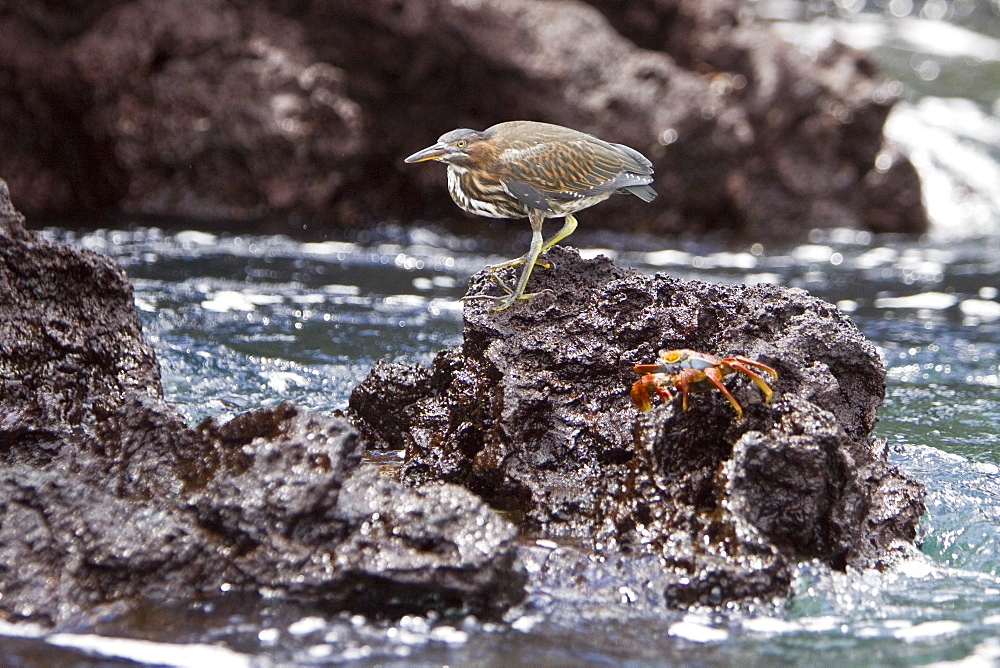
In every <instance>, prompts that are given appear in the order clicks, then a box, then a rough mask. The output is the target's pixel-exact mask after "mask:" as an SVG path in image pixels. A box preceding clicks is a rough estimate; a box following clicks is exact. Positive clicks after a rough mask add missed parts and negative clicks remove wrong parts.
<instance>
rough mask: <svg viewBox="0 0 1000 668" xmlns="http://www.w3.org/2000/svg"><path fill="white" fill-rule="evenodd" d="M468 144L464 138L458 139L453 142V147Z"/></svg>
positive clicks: (462, 146) (461, 146)
mask: <svg viewBox="0 0 1000 668" xmlns="http://www.w3.org/2000/svg"><path fill="white" fill-rule="evenodd" d="M468 145H469V142H467V141H465V140H464V139H459V140H458V141H457V142H455V148H465V147H466V146H468Z"/></svg>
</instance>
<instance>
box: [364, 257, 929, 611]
mask: <svg viewBox="0 0 1000 668" xmlns="http://www.w3.org/2000/svg"><path fill="white" fill-rule="evenodd" d="M546 260H547V261H548V262H551V264H552V268H551V269H550V270H546V269H538V270H537V271H536V274H537V275H536V274H533V280H534V281H535V283H534V284H533V286H532V289H533V290H534V289H537V290H538V291H540V292H541V293H542V294H540V295H539V296H537V297H535V298H534V299H532V300H531V301H527V302H519V303H518V304H515V305H514V306H512V307H510V308H509V309H507V310H504V311H500V312H495V311H492V310H491V309H490V307H489V304H490V303H489V302H484V301H477V300H471V301H467V302H466V307H465V327H464V342H463V345H462V347H461V348H460V349H456V350H450V351H445V352H444V353H441V355H439V358H438V361H437V362H436V363H435V364H434V365H433V366H432V368H431V369H429V370H419V369H415V370H410V371H407V372H405V373H403V372H402V370H400V369H398V368H397V369H395V371H396V377H397V378H399V379H405V378H413V379H419V383H418V384H414V385H413V386H412V387H410V388H409V390H403V391H401V392H399V393H398V395H397V396H398V397H406V401H408V402H409V403H407V404H406V405H402V400H400V402H399V405H394V406H393V410H392V411H384V410H383V411H378V410H376V409H375V408H373V406H372V405H371V403H370V402H366V403H363V402H358V401H352V404H351V410H352V411H353V412H354V414H355V419H356V421H357V422H359V423H361V424H362V425H364V424H365V423H368V422H374V421H375V420H377V421H378V423H377V424H378V430H379V433H381V434H382V435H383V437H385V438H387V439H389V436H390V435H391V436H392V439H390V440H389V442H388V443H387V446H388V447H390V448H393V449H403V450H404V451H405V453H406V461H405V463H404V465H403V474H402V475H403V476H404V478H405V479H408V480H410V481H411V482H417V483H424V482H426V481H428V480H447V481H449V482H455V483H459V484H461V485H463V486H465V487H467V488H469V489H470V490H472V491H474V492H476V493H478V494H480V495H482V496H483V497H484V498H486V499H487V500H488V501H489V502H490V503H491V504H493V505H494V506H495V507H497V508H501V509H504V510H508V511H511V512H512V513H513V514H514V515H515V516H517V517H520V518H521V525H522V528H523V529H524V530H525V531H526V532H529V533H533V534H536V535H543V536H548V537H573V538H576V539H584V540H588V541H590V542H591V544H592V545H593V546H594V547H595V549H604V550H608V549H612V550H613V549H615V548H618V549H628V550H639V551H640V552H642V551H650V550H652V551H653V552H655V553H657V554H659V555H661V556H662V557H663V558H664V559H665V560H666V562H667V563H668V564H669V565H670V566H671V567H672V568H675V569H678V571H679V572H682V573H683V574H684V580H685V583H686V584H685V585H684V586H683V587H680V586H679V587H680V588H671V591H670V593H669V594H666V595H665V597H666V599H667V600H670V601H675V602H677V603H679V604H680V603H691V602H695V601H699V602H711V601H715V600H716V599H718V600H731V599H732V598H734V597H737V598H738V597H742V596H745V595H754V596H758V595H761V596H763V595H769V594H774V593H780V592H782V591H783V590H784V588H785V587H787V584H788V582H789V574H788V573H789V572H788V566H789V563H791V562H792V561H795V560H803V559H812V558H818V559H821V560H823V561H825V562H826V563H828V564H829V565H831V566H832V567H835V568H844V567H845V566H847V565H850V566H855V567H867V566H877V565H879V564H880V563H882V562H883V560H885V559H888V558H889V557H890V552H891V548H892V545H893V543H894V541H902V542H911V541H912V540H913V539H914V538H915V532H916V526H917V521H918V518H919V516H920V514H921V512H922V510H923V501H922V499H923V495H924V492H923V488H922V486H921V485H919V483H917V482H915V481H913V480H911V479H909V478H908V477H906V476H905V475H903V474H901V473H900V472H899V471H898V470H897V469H896V468H895V467H894V466H892V465H891V464H889V462H888V459H887V456H886V453H885V449H884V446H883V445H882V444H880V443H878V442H875V441H873V440H872V439H871V430H872V428H873V426H874V424H875V420H876V410H877V408H878V406H879V404H880V402H881V401H882V399H883V397H884V393H885V371H884V369H883V367H882V364H881V362H880V360H879V358H878V354H877V352H876V350H875V348H874V347H873V346H872V345H871V343H870V342H868V341H867V340H866V339H865V338H864V337H863V336H862V335H861V333H860V332H859V331H858V330H857V328H856V327H855V326H854V324H853V323H852V322H851V321H850V319H849V318H848V317H847V316H845V315H844V314H843V313H841V312H840V311H839V310H837V309H836V308H834V307H833V306H832V305H830V304H828V303H826V302H823V301H822V300H819V299H816V298H814V297H811V296H810V295H808V294H807V293H806V292H805V291H803V290H798V289H787V288H781V287H777V286H770V285H758V286H740V285H712V284H706V283H702V282H699V281H681V280H678V279H674V278H671V277H668V276H664V275H656V276H643V275H639V274H638V273H637V272H635V271H632V270H628V269H623V268H620V267H617V266H615V265H614V264H613V263H612V262H611V261H610V260H608V259H607V258H603V257H598V258H596V259H594V260H590V261H585V260H582V259H581V258H580V256H579V254H578V253H577V252H576V251H575V250H572V249H566V248H563V247H560V246H556V247H554V248H552V249H550V250H549V251H548V252H547V255H546ZM505 271H507V272H510V275H509V276H502V277H503V278H504V279H505V280H507V279H510V278H512V277H513V273H515V270H514V269H508V270H505ZM490 290H494V291H495V290H496V285H495V282H493V281H492V280H491V279H490V276H489V273H488V272H483V273H481V274H478V275H477V276H475V277H473V280H472V282H471V286H470V294H480V293H484V292H487V291H490ZM664 348H666V349H677V348H690V349H694V350H697V351H701V352H707V353H711V354H716V355H719V356H726V355H733V354H741V355H745V356H747V357H750V358H751V359H756V360H759V361H761V362H763V363H765V364H768V365H770V366H773V367H774V368H775V369H776V370H777V371H778V374H779V380H778V381H776V382H774V383H773V388H774V390H775V396H774V399H773V401H772V402H771V403H770V404H768V403H765V402H764V400H763V398H762V396H761V394H760V391H759V390H758V388H757V387H756V386H755V385H753V383H751V382H750V381H749V380H748V379H747V378H745V377H742V376H741V375H740V374H734V375H732V376H731V377H729V378H728V379H727V384H728V386H729V387H730V388H731V391H732V393H733V394H734V396H735V397H736V398H737V400H738V401H739V402H740V403H741V405H742V406H743V408H744V413H745V415H744V419H742V420H737V419H736V416H735V413H734V411H733V409H732V407H731V406H730V404H729V403H728V402H727V401H726V400H725V399H724V397H722V396H721V394H720V393H718V392H710V393H701V394H692V395H691V396H690V398H689V404H690V407H689V410H687V411H683V410H681V408H680V405H679V402H668V403H667V404H664V405H661V406H658V407H655V408H654V409H653V410H651V411H649V412H648V413H644V414H639V413H638V411H637V410H636V408H635V407H634V406H633V405H632V402H631V401H630V399H629V397H628V388H629V386H630V385H631V383H632V382H633V381H635V380H636V379H637V377H636V375H635V373H634V372H633V371H632V366H633V365H634V364H637V363H648V362H652V361H654V360H655V359H656V355H657V351H658V350H660V349H664ZM382 371H384V368H383V369H382ZM428 372H429V376H428ZM382 375H383V374H381V373H376V374H374V375H373V376H372V377H371V378H369V379H368V380H366V381H365V382H364V383H362V388H359V390H358V391H356V392H355V395H354V396H355V397H361V396H369V395H370V394H371V393H372V392H374V391H375V387H376V386H377V384H378V383H380V382H383V378H382ZM421 392H423V396H419V395H420V393H421ZM414 397H419V398H414ZM368 415H372V416H373V417H372V419H371V420H369V418H368ZM393 420H394V421H395V423H394V424H391V423H392V422H393ZM365 428H373V427H365V426H362V429H365Z"/></svg>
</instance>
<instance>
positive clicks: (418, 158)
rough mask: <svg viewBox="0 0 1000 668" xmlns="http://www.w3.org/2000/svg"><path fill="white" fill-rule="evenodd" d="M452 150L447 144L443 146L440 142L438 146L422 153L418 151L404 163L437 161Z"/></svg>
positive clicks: (435, 145)
mask: <svg viewBox="0 0 1000 668" xmlns="http://www.w3.org/2000/svg"><path fill="white" fill-rule="evenodd" d="M452 150H453V149H452V148H451V147H450V146H448V145H447V144H442V143H441V142H438V143H437V144H434V146H428V147H427V148H425V149H424V150H422V151H417V152H416V153H414V154H413V155H411V156H410V157H409V158H407V159H406V160H404V161H403V162H423V161H425V160H437V159H438V158H440V157H442V156H444V155H447V154H448V153H450V152H451V151H452Z"/></svg>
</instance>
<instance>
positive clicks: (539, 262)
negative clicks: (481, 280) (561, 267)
mask: <svg viewBox="0 0 1000 668" xmlns="http://www.w3.org/2000/svg"><path fill="white" fill-rule="evenodd" d="M527 261H528V253H525V254H524V255H522V256H521V257H518V258H514V259H513V260H507V261H506V262H501V263H500V264H488V265H486V266H485V267H483V270H484V271H496V270H497V269H504V268H506V267H516V266H517V265H519V264H524V263H525V262H527ZM535 266H536V267H545V268H546V269H550V268H551V267H552V265H551V264H549V263H548V262H546V261H545V260H543V259H541V258H539V259H537V260H535Z"/></svg>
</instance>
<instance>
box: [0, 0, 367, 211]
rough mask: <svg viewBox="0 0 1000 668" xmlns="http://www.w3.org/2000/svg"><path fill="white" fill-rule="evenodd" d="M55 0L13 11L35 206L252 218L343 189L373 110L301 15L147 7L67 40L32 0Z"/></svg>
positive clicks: (6, 43) (22, 170) (22, 154)
mask: <svg viewBox="0 0 1000 668" xmlns="http://www.w3.org/2000/svg"><path fill="white" fill-rule="evenodd" d="M19 4H21V3H19ZM46 4H49V3H40V2H28V3H23V7H22V8H21V11H20V12H15V13H14V15H13V16H7V17H0V72H2V71H6V72H7V73H8V76H7V77H6V78H0V86H2V87H0V90H3V91H4V96H3V102H2V103H0V120H3V121H5V123H4V127H5V128H6V129H7V130H9V131H10V132H12V133H16V134H9V133H8V132H7V131H0V148H2V149H3V155H4V159H2V162H0V166H2V167H3V170H4V174H5V175H6V176H7V178H10V179H12V187H13V190H14V193H15V199H16V200H17V201H18V203H19V204H20V205H21V206H23V207H25V208H27V209H28V210H31V211H48V212H51V211H68V212H76V211H80V210H81V209H82V210H95V209H96V210H98V211H102V210H108V209H121V210H125V211H130V212H137V213H152V214H169V215H186V216H198V217H203V218H226V219H228V218H236V219H246V218H249V217H253V216H258V215H261V214H264V213H268V212H272V211H296V212H299V213H304V214H310V213H316V212H317V211H322V210H326V207H328V206H329V205H330V202H331V201H332V200H333V199H334V198H335V197H336V196H337V195H338V194H339V193H340V189H341V188H342V187H343V185H344V180H345V171H346V169H347V164H348V161H351V160H355V159H357V158H358V157H359V155H360V154H361V152H362V149H363V148H364V143H365V137H364V135H363V132H362V124H363V113H362V110H361V109H360V107H359V106H358V105H357V104H356V103H354V102H353V101H352V100H350V99H349V98H348V97H347V95H346V94H345V91H344V82H343V73H342V72H341V71H340V70H339V69H338V68H336V67H333V66H331V65H329V64H327V63H322V62H317V61H316V60H315V59H314V58H313V57H312V54H311V52H310V51H309V49H308V48H307V47H306V46H304V44H303V42H304V37H303V33H302V27H301V26H299V25H298V24H296V23H295V22H292V21H288V20H286V19H284V18H282V17H281V16H278V15H277V14H274V13H272V12H270V11H268V10H267V9H266V7H265V5H264V3H259V2H253V3H240V2H227V1H226V0H207V1H206V2H188V1H186V0H166V1H162V0H154V1H150V0H136V1H134V2H117V3H110V2H108V3H103V9H104V11H98V10H97V9H91V11H89V12H87V14H88V16H87V19H88V21H87V22H84V21H82V17H78V18H81V21H80V25H78V26H76V27H77V30H74V31H71V33H70V34H68V35H66V34H63V33H62V32H60V33H57V34H55V35H53V34H51V33H50V32H47V30H46V28H47V26H48V25H49V23H50V21H47V20H46V19H47V18H48V17H49V16H50V15H51V12H44V11H32V10H31V8H30V7H28V6H30V5H35V6H37V5H46ZM4 83H5V84H6V85H3V84H4ZM53 146H54V147H55V150H54V151H53V149H52V148H50V147H53ZM81 164H86V165H87V166H88V169H81V168H80V166H81Z"/></svg>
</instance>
